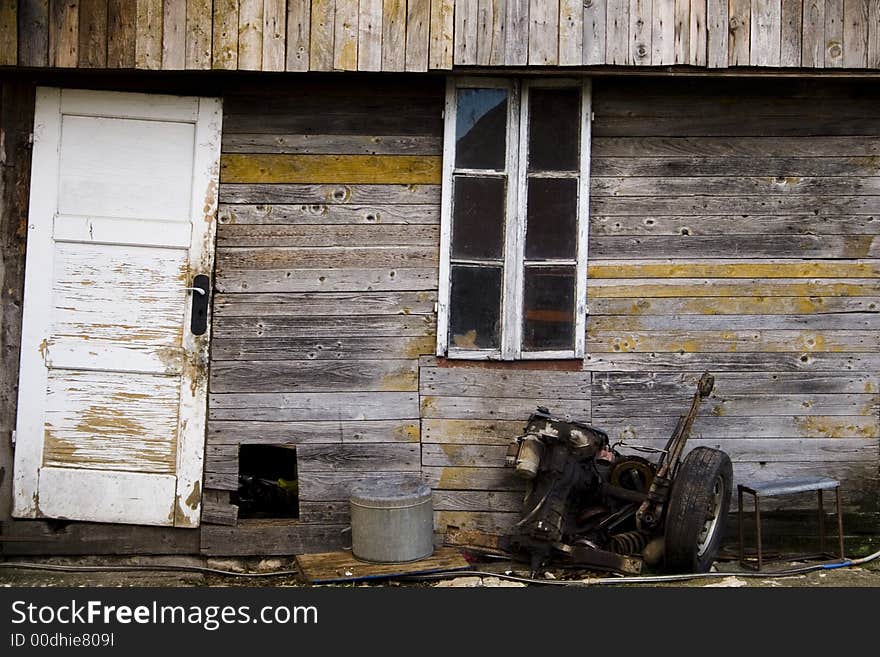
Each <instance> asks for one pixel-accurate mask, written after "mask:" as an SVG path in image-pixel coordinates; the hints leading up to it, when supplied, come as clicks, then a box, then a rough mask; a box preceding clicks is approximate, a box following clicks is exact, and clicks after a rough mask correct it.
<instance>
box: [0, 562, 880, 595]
mask: <svg viewBox="0 0 880 657" xmlns="http://www.w3.org/2000/svg"><path fill="white" fill-rule="evenodd" d="M816 563H818V562H815V561H800V562H775V563H772V564H768V565H765V567H764V569H763V571H762V572H761V573H759V574H758V575H757V576H753V575H752V574H751V571H748V570H746V569H744V568H742V567H741V566H740V565H739V564H738V563H736V562H735V561H718V562H716V564H715V566H714V570H715V571H717V572H718V573H720V574H719V575H717V576H714V577H712V578H710V579H694V580H690V581H687V582H651V583H639V584H629V583H626V582H625V581H623V580H621V581H620V582H619V583H616V584H613V583H612V584H601V586H621V585H622V586H627V587H657V586H663V587H682V586H684V587H713V588H714V587H763V588H775V587H811V588H814V587H838V588H840V587H843V588H846V587H859V588H865V587H880V559H876V560H874V561H872V562H870V563H867V564H863V565H860V566H850V567H845V568H835V569H831V570H821V571H813V572H810V573H805V574H797V575H789V576H784V577H780V576H774V575H773V573H774V572H779V571H781V570H789V569H797V568H799V567H801V566H804V565H815V564H816ZM16 564H21V565H20V566H17V565H16ZM24 564H38V565H50V566H51V565H59V566H68V567H70V566H73V567H81V566H84V567H88V568H95V569H97V570H95V571H93V572H47V571H42V570H31V569H28V568H26V567H24ZM132 566H134V567H142V566H147V567H149V568H171V569H173V568H179V567H196V568H198V567H207V568H213V569H218V570H226V571H235V572H237V573H239V574H260V576H259V577H247V576H244V577H243V576H231V575H220V574H213V573H200V572H180V571H174V570H168V571H164V570H151V571H146V572H142V571H136V570H126V571H120V570H112V569H114V568H115V569H119V568H129V567H132ZM521 567H522V566H521V565H518V564H511V563H507V562H494V563H479V564H474V569H475V570H479V571H481V572H484V571H488V572H491V573H499V574H500V573H512V574H514V575H526V573H523V572H521V570H519V569H520V568H521ZM277 571H291V572H289V573H288V574H285V575H277V576H276V575H271V576H264V575H265V574H266V573H272V572H277ZM548 572H549V575H550V577H552V578H554V580H555V581H560V580H566V579H573V578H584V579H586V580H590V579H595V578H609V575H608V574H607V573H605V574H603V573H594V572H578V573H576V574H572V573H566V572H564V571H548ZM728 573H729V574H728ZM610 577H613V576H610ZM0 586H2V587H46V586H50V587H56V586H72V587H129V586H150V587H166V586H167V587H214V586H269V587H290V586H300V587H308V586H314V585H312V584H310V583H308V582H307V581H306V580H304V579H303V578H302V577H301V576H300V575H299V574H298V573H297V567H296V560H295V558H268V559H200V558H196V557H192V558H181V557H152V558H150V557H115V558H114V557H52V558H41V559H34V558H28V559H24V558H7V559H5V560H4V561H2V562H0ZM331 586H421V587H426V586H438V587H467V588H470V587H503V586H513V587H515V586H524V584H522V583H519V582H511V581H509V580H506V579H504V578H502V577H498V576H493V575H491V574H486V575H473V574H469V573H468V572H467V571H461V572H459V573H456V574H454V575H449V576H448V577H446V578H444V579H442V580H437V581H423V582H413V581H398V580H389V579H384V580H378V581H370V582H364V581H358V582H351V583H340V584H332V585H331Z"/></svg>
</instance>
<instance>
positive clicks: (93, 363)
mask: <svg viewBox="0 0 880 657" xmlns="http://www.w3.org/2000/svg"><path fill="white" fill-rule="evenodd" d="M221 120H222V113H221V106H220V101H219V100H218V99H212V98H194V97H175V96H161V95H146V94H132V93H117V92H95V91H79V90H61V89H53V88H40V89H38V90H37V105H36V115H35V121H34V153H33V167H32V174H31V176H32V177H31V205H30V212H29V224H28V243H27V268H26V273H25V307H24V318H23V327H22V334H23V336H22V356H21V371H20V383H19V404H18V420H17V422H18V426H17V443H16V448H15V466H14V510H13V515H14V516H15V517H24V518H35V517H52V518H69V519H75V520H90V521H98V522H120V523H135V524H150V525H173V526H179V527H195V526H198V523H199V515H200V504H201V479H202V464H203V459H204V439H205V412H206V408H205V402H206V396H207V362H208V359H207V357H208V341H209V334H208V333H206V334H204V335H201V336H195V335H193V334H192V333H191V332H190V330H189V323H190V312H191V296H190V295H191V294H192V293H191V292H189V291H187V290H186V288H187V287H189V286H191V285H192V282H191V281H192V279H193V277H194V276H195V275H197V274H202V273H204V274H208V275H209V276H210V275H211V273H212V270H213V255H214V232H215V215H216V209H217V183H218V176H219V160H220V125H221ZM209 326H210V322H209Z"/></svg>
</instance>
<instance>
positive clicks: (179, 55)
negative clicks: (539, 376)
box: [0, 0, 880, 72]
mask: <svg viewBox="0 0 880 657" xmlns="http://www.w3.org/2000/svg"><path fill="white" fill-rule="evenodd" d="M0 4H2V8H0V66H36V67H41V66H50V67H51V66H56V67H79V68H93V67H97V68H104V67H105V66H108V67H111V68H136V69H160V68H161V69H163V70H200V69H211V68H213V69H224V70H258V71H282V70H287V71H309V70H312V71H329V70H339V71H350V70H359V71H394V72H403V71H408V72H422V71H430V70H450V69H453V68H458V67H468V66H478V67H481V68H485V67H523V66H534V67H547V66H550V67H557V66H558V67H572V66H614V67H634V66H681V67H691V68H698V69H700V68H708V69H713V70H717V69H726V68H733V67H750V68H761V69H785V68H790V69H801V68H806V69H811V68H815V69H824V68H846V69H850V70H877V69H880V20H878V19H880V8H878V4H877V3H876V2H875V1H874V0H583V1H581V0H577V1H575V0H561V1H559V2H555V1H554V2H544V1H542V0H409V1H408V2H407V0H137V1H135V0H131V2H120V1H119V0H81V1H80V2H73V1H72V0H10V1H9V2H4V3H0ZM126 32H129V34H128V35H127V37H123V34H125V33H126ZM129 49H131V50H132V52H129Z"/></svg>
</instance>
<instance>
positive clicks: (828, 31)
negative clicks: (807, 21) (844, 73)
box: [825, 0, 844, 68]
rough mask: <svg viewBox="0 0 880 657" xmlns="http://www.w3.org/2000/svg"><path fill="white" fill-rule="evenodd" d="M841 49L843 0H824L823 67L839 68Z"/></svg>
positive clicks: (841, 55)
mask: <svg viewBox="0 0 880 657" xmlns="http://www.w3.org/2000/svg"><path fill="white" fill-rule="evenodd" d="M843 51H844V43H843V0H825V68H841V67H842V66H843V61H844V59H843Z"/></svg>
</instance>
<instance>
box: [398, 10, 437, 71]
mask: <svg viewBox="0 0 880 657" xmlns="http://www.w3.org/2000/svg"><path fill="white" fill-rule="evenodd" d="M430 12H431V0H408V2H407V3H406V57H405V62H404V68H405V69H406V70H407V71H416V72H421V71H427V70H428V41H429V32H430V28H431V13H430Z"/></svg>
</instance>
